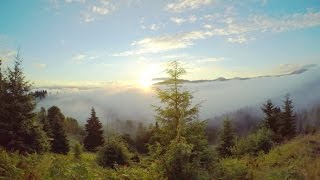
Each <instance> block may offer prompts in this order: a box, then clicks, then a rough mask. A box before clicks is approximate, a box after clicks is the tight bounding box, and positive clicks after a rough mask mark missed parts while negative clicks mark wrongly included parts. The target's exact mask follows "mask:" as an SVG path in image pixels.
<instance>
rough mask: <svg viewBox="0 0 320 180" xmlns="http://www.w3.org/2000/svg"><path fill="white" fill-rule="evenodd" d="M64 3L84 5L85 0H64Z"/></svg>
mask: <svg viewBox="0 0 320 180" xmlns="http://www.w3.org/2000/svg"><path fill="white" fill-rule="evenodd" d="M64 2H66V3H85V2H86V0H64Z"/></svg>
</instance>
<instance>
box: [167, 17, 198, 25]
mask: <svg viewBox="0 0 320 180" xmlns="http://www.w3.org/2000/svg"><path fill="white" fill-rule="evenodd" d="M170 20H171V21H172V22H174V23H176V24H178V25H181V24H183V23H185V22H189V23H194V22H196V21H197V20H198V18H197V17H196V16H194V15H192V16H189V17H188V18H179V17H172V18H170Z"/></svg>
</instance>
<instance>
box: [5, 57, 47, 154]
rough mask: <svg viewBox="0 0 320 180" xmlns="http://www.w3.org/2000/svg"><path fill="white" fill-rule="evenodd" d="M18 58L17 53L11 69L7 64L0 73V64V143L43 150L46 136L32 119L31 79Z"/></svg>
mask: <svg viewBox="0 0 320 180" xmlns="http://www.w3.org/2000/svg"><path fill="white" fill-rule="evenodd" d="M21 62H22V59H21V57H20V53H17V55H16V57H15V63H14V67H13V68H12V69H11V68H9V67H8V68H7V71H6V72H5V74H2V68H0V102H1V103H0V145H1V146H3V147H5V148H6V149H7V150H12V151H19V152H20V153H32V152H43V151H46V150H47V147H48V142H47V140H48V139H47V136H46V135H45V133H44V132H43V131H42V127H41V125H40V124H39V123H37V122H36V121H35V114H34V113H33V110H34V108H35V101H34V99H33V96H32V95H31V94H30V88H31V83H30V82H29V81H27V80H26V78H25V76H24V74H23V71H22V68H21ZM0 67H1V65H0Z"/></svg>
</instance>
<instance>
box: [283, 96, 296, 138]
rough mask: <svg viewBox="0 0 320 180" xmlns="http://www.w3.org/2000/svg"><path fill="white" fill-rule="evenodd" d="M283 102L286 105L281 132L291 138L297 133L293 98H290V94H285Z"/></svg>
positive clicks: (284, 106)
mask: <svg viewBox="0 0 320 180" xmlns="http://www.w3.org/2000/svg"><path fill="white" fill-rule="evenodd" d="M283 103H284V105H283V112H282V117H281V124H280V134H281V135H282V137H283V138H285V139H291V138H293V137H294V136H295V134H296V124H295V115H294V112H293V105H292V100H291V99H290V96H289V94H287V95H286V96H285V100H284V101H283Z"/></svg>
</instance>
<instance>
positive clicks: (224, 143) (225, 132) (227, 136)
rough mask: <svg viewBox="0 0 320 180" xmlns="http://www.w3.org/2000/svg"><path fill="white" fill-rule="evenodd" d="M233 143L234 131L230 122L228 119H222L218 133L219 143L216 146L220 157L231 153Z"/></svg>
mask: <svg viewBox="0 0 320 180" xmlns="http://www.w3.org/2000/svg"><path fill="white" fill-rule="evenodd" d="M234 143H235V133H234V129H233V127H232V122H231V121H230V120H229V119H225V120H224V121H223V129H222V132H221V134H220V144H219V146H218V147H217V150H218V153H219V155H220V157H223V158H225V157H229V156H231V155H232V152H231V148H232V147H233V146H234Z"/></svg>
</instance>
